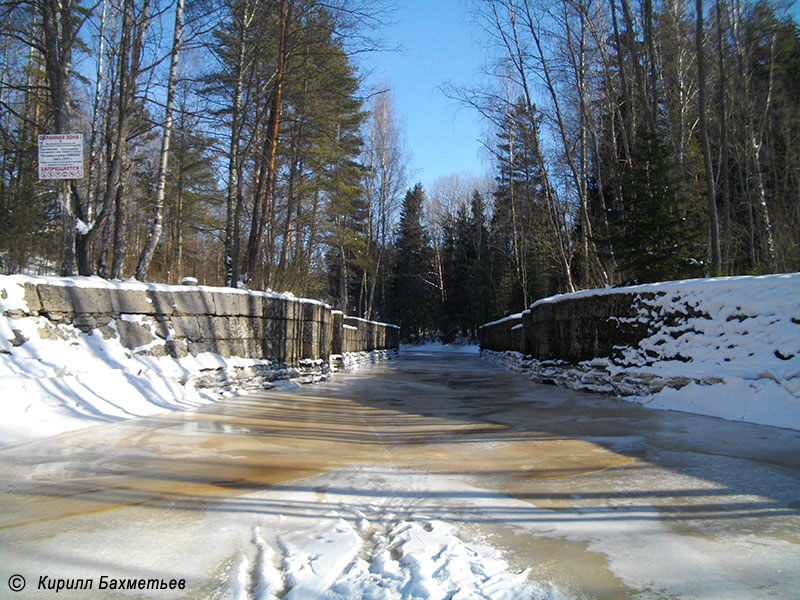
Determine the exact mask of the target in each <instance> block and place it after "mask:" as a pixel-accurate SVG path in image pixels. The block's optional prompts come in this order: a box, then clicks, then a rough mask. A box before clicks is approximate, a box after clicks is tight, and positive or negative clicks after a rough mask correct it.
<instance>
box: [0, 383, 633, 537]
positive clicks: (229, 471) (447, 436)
mask: <svg viewBox="0 0 800 600" xmlns="http://www.w3.org/2000/svg"><path fill="white" fill-rule="evenodd" d="M47 444H50V445H52V444H58V448H59V452H58V455H59V456H60V457H66V460H64V462H63V463H58V462H56V463H55V464H54V465H53V466H52V468H50V469H48V468H47V467H48V464H47V463H44V464H39V465H37V467H36V469H38V470H34V472H33V473H32V474H24V473H20V469H24V468H25V467H21V466H20V465H15V464H14V463H13V456H14V454H13V453H12V454H10V455H9V454H5V453H0V477H2V479H4V480H6V481H8V480H9V478H11V479H12V480H13V479H14V478H15V479H16V480H17V481H21V482H22V483H20V484H19V486H18V487H17V488H15V489H12V490H10V491H7V492H6V493H3V494H2V495H0V506H3V511H2V515H0V530H2V529H9V528H14V527H21V526H25V525H31V524H35V523H42V522H46V521H53V520H57V519H65V518H71V517H76V516H82V515H88V514H97V513H103V512H108V511H112V510H115V509H119V508H123V507H131V506H143V507H154V508H174V509H177V510H180V509H193V510H201V509H202V508H203V504H204V502H207V501H209V500H212V499H215V498H221V497H232V496H235V495H240V494H244V493H247V492H252V491H254V490H257V489H265V488H269V487H271V486H276V485H278V484H281V483H284V482H287V481H291V480H295V479H298V478H301V477H306V476H310V475H314V474H317V473H320V472H324V471H327V470H331V469H336V468H341V467H345V466H348V465H353V464H377V465H379V464H389V465H392V466H393V467H395V468H403V469H413V470H420V471H425V472H429V473H444V474H459V475H468V476H471V477H480V476H481V475H488V476H492V477H494V478H498V477H499V478H500V480H501V481H506V482H507V483H506V484H505V485H503V487H504V491H506V492H508V493H510V494H512V495H513V494H514V492H515V491H516V490H517V489H520V486H522V485H524V481H526V480H531V479H546V478H564V477H573V476H577V475H582V474H586V473H592V472H596V471H600V470H603V469H607V468H610V467H614V466H619V465H623V464H626V463H629V462H631V461H632V460H633V459H632V458H630V457H628V456H623V455H620V454H616V453H614V452H612V451H610V450H608V449H607V448H604V447H602V446H600V445H598V444H595V443H592V442H588V441H583V440H576V439H570V438H566V437H563V436H557V435H552V434H548V433H546V432H537V431H530V429H529V428H516V427H515V426H514V424H513V423H506V422H486V421H481V420H480V419H475V418H472V419H470V418H469V417H465V418H454V417H453V416H452V415H447V416H442V415H437V414H436V413H435V412H432V413H431V414H422V413H420V412H414V411H413V410H409V411H402V410H398V409H395V408H392V407H388V406H381V405H379V404H370V405H366V404H359V403H358V402H356V401H354V400H349V399H343V398H325V397H321V396H315V395H310V394H302V393H268V392H267V393H262V394H258V395H253V396H247V397H236V398H231V399H228V400H225V401H223V402H220V403H218V404H216V405H212V406H208V407H204V408H203V409H199V410H195V411H190V412H185V413H170V414H164V415H159V416H156V417H152V418H147V419H140V420H135V421H129V422H126V423H121V424H118V425H113V426H109V425H104V426H100V427H94V428H90V429H86V430H82V431H79V432H75V433H71V434H65V435H62V436H59V438H58V440H57V441H52V440H45V441H44V442H42V444H32V445H31V446H30V448H31V451H32V452H33V453H36V452H40V454H41V455H42V456H48V453H47V449H46V448H47ZM38 449H41V450H38ZM38 473H40V474H38Z"/></svg>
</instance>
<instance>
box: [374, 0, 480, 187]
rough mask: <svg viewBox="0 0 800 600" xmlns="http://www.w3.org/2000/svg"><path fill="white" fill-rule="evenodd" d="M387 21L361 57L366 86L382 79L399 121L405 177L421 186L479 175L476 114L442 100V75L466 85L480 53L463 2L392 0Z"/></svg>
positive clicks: (477, 65) (476, 73)
mask: <svg viewBox="0 0 800 600" xmlns="http://www.w3.org/2000/svg"><path fill="white" fill-rule="evenodd" d="M392 20H393V23H392V24H389V25H387V26H386V27H385V28H384V29H383V31H382V34H383V35H382V37H383V39H384V42H385V44H386V46H387V47H395V46H397V47H400V49H399V50H398V51H396V52H379V53H374V54H372V55H370V56H369V57H368V58H366V59H364V61H363V66H364V69H365V70H371V71H372V73H371V75H370V77H369V79H368V81H369V82H370V83H371V84H373V85H380V84H381V83H387V84H388V85H389V87H390V88H391V90H392V94H393V96H394V100H395V108H396V111H397V113H398V117H399V118H401V119H402V122H401V129H402V130H403V131H404V137H405V141H406V146H407V148H408V150H409V153H410V155H411V162H410V169H409V170H410V173H409V176H410V178H411V183H414V182H417V181H419V182H421V183H422V184H423V185H424V186H426V187H429V186H430V185H431V184H432V183H433V181H434V180H435V179H436V178H438V177H441V176H445V175H449V174H451V173H469V174H474V175H480V174H482V173H484V172H485V171H486V168H485V167H484V165H483V164H482V162H481V156H482V153H481V150H480V148H481V144H480V141H479V140H480V138H481V137H482V134H481V127H482V125H481V120H480V117H479V115H478V114H477V113H476V112H474V111H473V110H471V109H468V108H465V107H462V106H461V105H459V104H458V103H457V102H455V101H454V100H450V99H449V98H447V97H446V96H445V95H444V93H443V92H442V91H441V90H440V89H439V87H440V86H441V85H442V84H444V83H445V82H447V81H450V82H452V83H454V84H456V85H469V84H470V83H471V82H473V81H476V80H477V79H478V78H479V77H480V68H481V66H482V64H483V58H482V55H483V52H482V49H481V45H480V43H479V38H480V36H479V32H478V30H477V26H475V25H474V24H473V22H472V17H471V15H470V13H469V3H468V2H466V1H464V0H399V1H398V2H397V11H396V12H395V13H394V15H393V17H392Z"/></svg>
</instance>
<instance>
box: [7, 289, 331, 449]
mask: <svg viewBox="0 0 800 600" xmlns="http://www.w3.org/2000/svg"><path fill="white" fill-rule="evenodd" d="M26 282H27V283H42V282H46V283H47V284H49V285H56V286H75V287H82V288H103V289H118V288H121V287H122V288H125V289H146V290H162V291H170V292H172V293H176V292H178V293H179V292H183V291H187V290H194V291H196V290H208V291H213V292H214V293H216V294H219V293H226V294H252V293H254V292H252V291H248V290H236V289H228V288H225V289H222V288H211V287H205V286H175V285H165V284H152V283H141V282H136V281H125V282H120V281H108V280H105V279H101V278H99V277H35V276H26V275H10V276H2V277H0V292H3V293H0V389H2V390H3V394H2V395H3V397H2V415H3V419H2V420H0V446H3V445H8V444H16V443H21V442H24V441H27V440H30V439H33V438H38V437H44V436H50V435H56V434H59V433H63V432H66V431H72V430H76V429H81V428H84V427H88V426H91V425H96V424H98V423H103V422H110V421H116V420H121V419H128V418H132V417H142V416H147V415H151V414H155V413H158V412H163V411H167V410H186V409H189V408H193V407H197V406H201V405H203V404H207V403H210V402H216V401H218V400H219V399H220V397H221V394H220V392H221V391H222V392H223V393H224V394H226V395H230V394H231V393H235V392H236V391H237V389H238V388H237V387H236V385H235V384H231V383H228V384H226V388H225V389H224V390H220V389H199V384H200V383H201V382H205V381H206V380H207V379H208V378H209V377H210V376H211V375H212V374H224V378H225V379H227V380H229V381H230V380H233V379H234V378H235V375H236V374H237V373H239V372H242V371H246V370H252V371H259V370H260V371H266V370H270V369H272V368H273V365H271V363H270V361H268V360H263V359H253V358H242V357H236V356H233V357H230V358H225V357H223V356H221V355H219V354H215V353H210V352H206V353H201V354H198V355H196V356H191V355H189V356H186V357H183V358H172V357H169V356H148V355H146V354H143V352H145V351H146V350H147V349H148V346H142V347H139V348H134V349H133V350H129V349H127V348H124V347H123V346H122V345H121V344H120V342H119V335H118V334H117V332H116V328H115V325H114V322H113V321H112V322H111V324H110V325H109V328H110V329H111V330H112V331H113V332H114V333H115V334H117V335H114V336H110V335H108V333H106V335H107V336H108V337H106V336H104V335H103V333H101V331H100V330H97V329H96V330H93V331H92V332H91V333H89V334H86V333H83V332H82V331H80V330H79V329H78V328H76V327H75V326H73V325H65V324H58V325H54V324H53V323H52V322H50V321H49V320H48V319H46V318H44V317H26V318H12V317H10V316H7V313H13V312H14V311H23V312H27V310H28V307H27V305H26V303H25V299H24V288H23V286H22V284H23V283H26ZM269 295H270V296H273V297H284V296H283V295H281V294H274V293H270V294H269ZM302 302H314V303H317V301H314V300H308V301H307V300H305V299H303V300H302ZM320 304H322V303H320ZM120 318H121V320H129V321H134V322H138V323H141V324H143V325H146V326H148V327H150V328H151V329H152V327H153V325H152V324H148V323H149V322H148V321H147V320H145V319H142V318H141V317H140V316H138V315H121V316H120ZM43 331H44V332H49V333H48V334H47V335H45V336H43V334H42V332H43ZM152 333H153V334H154V335H153V339H154V341H153V342H152V343H153V344H156V343H158V338H157V336H156V335H155V331H153V332H152ZM299 381H303V382H305V380H299ZM270 385H279V386H292V385H295V384H294V383H292V382H290V381H276V382H273V383H271V384H270Z"/></svg>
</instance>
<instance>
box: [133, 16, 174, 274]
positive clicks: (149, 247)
mask: <svg viewBox="0 0 800 600" xmlns="http://www.w3.org/2000/svg"><path fill="white" fill-rule="evenodd" d="M182 31H183V0H176V4H175V28H174V30H173V35H172V51H171V53H170V63H169V76H168V78H167V105H166V107H165V109H164V134H163V137H162V138H161V152H160V154H159V162H158V180H157V183H156V198H155V206H154V207H153V212H154V214H153V223H152V225H151V227H150V231H149V232H148V233H147V239H146V241H145V245H144V248H142V253H141V254H140V255H139V262H138V263H137V265H136V269H135V270H134V272H133V277H134V279H139V280H144V279H145V278H147V269H148V268H149V267H150V261H152V260H153V254H155V251H156V246H157V245H158V242H159V240H160V239H161V232H162V231H163V229H164V195H165V193H166V187H167V163H168V161H169V142H170V138H171V136H172V107H173V106H174V104H175V81H176V80H177V78H178V55H179V54H180V46H181V34H182Z"/></svg>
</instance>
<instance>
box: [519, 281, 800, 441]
mask: <svg viewBox="0 0 800 600" xmlns="http://www.w3.org/2000/svg"><path fill="white" fill-rule="evenodd" d="M609 295H618V296H623V295H628V296H630V297H632V298H635V304H634V308H635V311H634V312H633V313H632V315H631V314H630V313H629V314H628V315H624V316H619V315H615V314H610V315H605V316H602V317H594V318H596V319H604V320H605V321H606V323H607V322H609V321H611V322H614V323H615V324H616V325H617V326H618V327H619V328H627V329H628V330H631V329H633V330H636V329H637V328H638V330H639V331H644V334H643V335H640V339H639V341H638V342H637V343H636V344H631V345H616V346H614V348H613V350H614V351H613V353H612V354H611V355H610V356H600V357H597V358H593V359H591V360H583V361H579V362H577V363H574V362H566V361H559V360H557V359H556V360H533V359H523V358H522V357H519V356H517V357H513V358H510V360H512V362H515V363H516V368H520V363H521V362H525V363H526V366H525V368H526V369H527V370H528V371H529V372H530V373H531V375H532V377H533V378H534V379H535V380H537V381H543V382H553V383H557V384H559V385H564V386H567V387H570V388H573V389H582V390H589V391H598V392H605V393H612V394H617V395H620V396H623V397H626V399H628V400H633V401H636V402H639V403H641V404H644V405H646V406H650V407H653V408H660V409H667V410H679V411H686V412H693V413H699V414H704V415H710V416H716V417H722V418H725V419H730V420H736V421H747V422H752V423H760V424H765V425H774V426H777V427H787V428H791V429H800V273H789V274H781V275H767V276H761V277H723V278H713V279H700V280H687V281H673V282H663V283H656V284H648V285H640V286H631V287H626V288H605V289H600V290H586V291H581V292H576V293H574V294H564V295H560V296H554V297H552V298H546V299H544V300H540V301H539V302H537V303H535V304H533V305H532V307H531V310H532V312H533V313H534V314H536V313H537V310H538V311H541V310H544V309H546V308H547V306H548V305H554V304H559V303H565V302H566V303H569V302H573V301H578V302H581V303H584V304H586V303H587V301H589V303H590V304H591V299H592V298H596V297H601V296H609ZM597 304H600V302H598V303H597ZM609 305H611V303H609ZM534 328H535V325H534Z"/></svg>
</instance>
